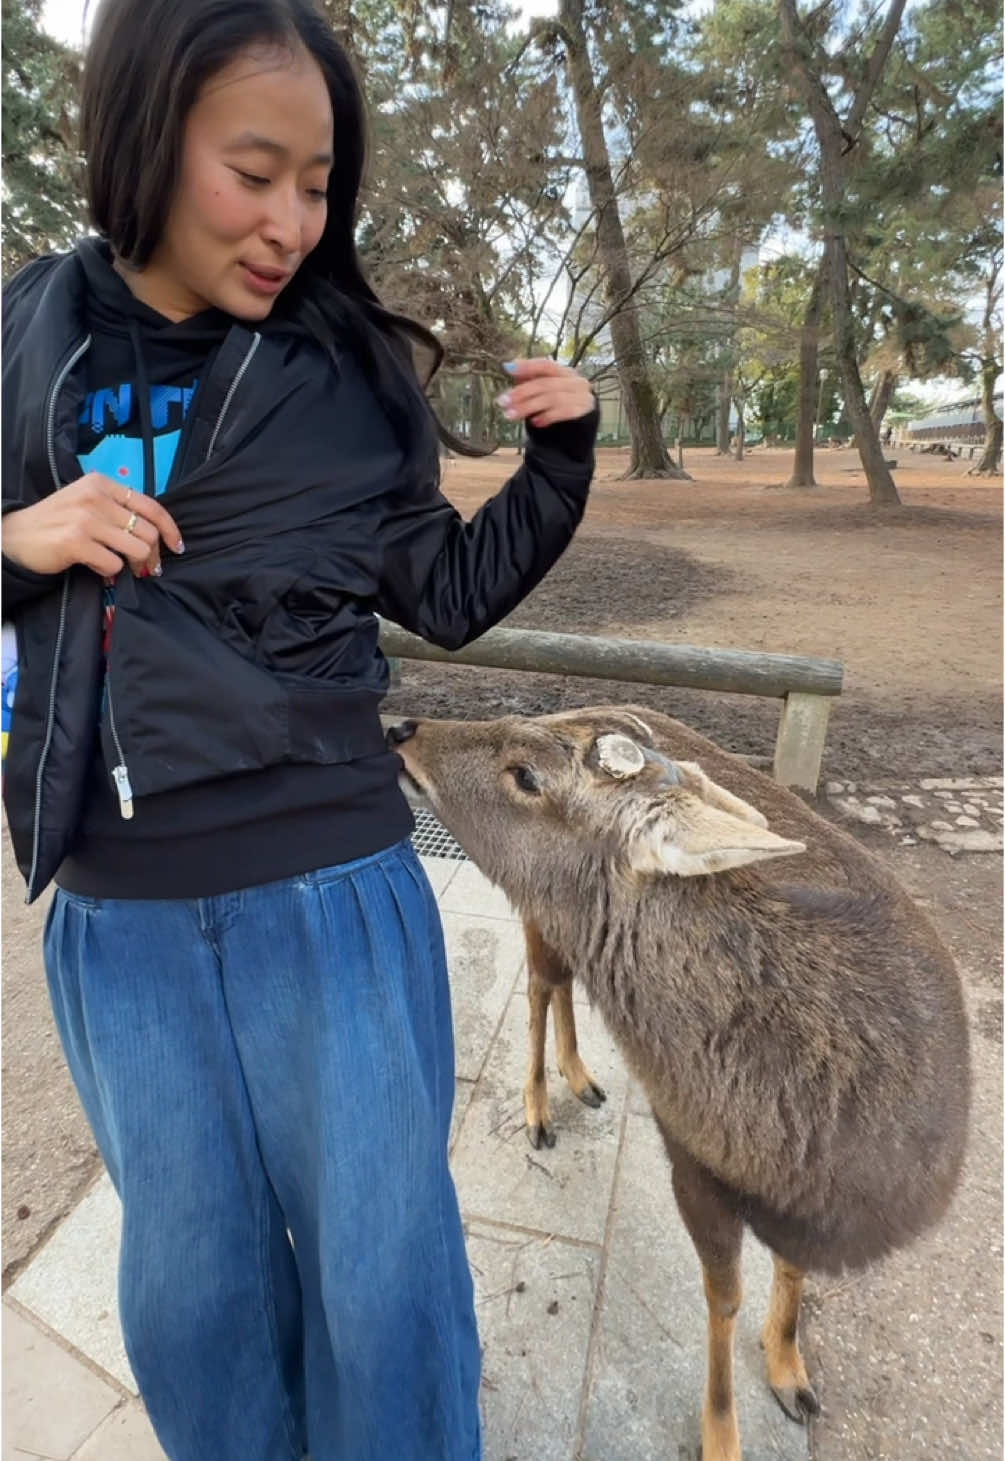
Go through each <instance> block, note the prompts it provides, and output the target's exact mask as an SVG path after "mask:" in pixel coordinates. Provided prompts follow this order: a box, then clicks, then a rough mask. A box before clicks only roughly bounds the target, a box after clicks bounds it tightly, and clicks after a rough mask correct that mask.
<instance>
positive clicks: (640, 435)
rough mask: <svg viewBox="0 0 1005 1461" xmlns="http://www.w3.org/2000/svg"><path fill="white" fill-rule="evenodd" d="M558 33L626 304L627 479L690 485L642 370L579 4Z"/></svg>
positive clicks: (622, 365)
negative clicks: (656, 479) (679, 481)
mask: <svg viewBox="0 0 1005 1461" xmlns="http://www.w3.org/2000/svg"><path fill="white" fill-rule="evenodd" d="M557 34H558V36H559V37H560V38H561V40H562V43H563V45H564V46H565V50H566V55H567V57H568V62H569V73H570V79H571V81H572V89H573V95H574V97H575V102H576V119H577V122H578V124H579V135H580V141H581V142H582V146H583V157H584V159H585V172H586V182H587V187H588V189H589V193H590V203H591V204H592V206H593V208H594V210H595V212H596V215H597V248H598V252H599V254H600V260H601V265H602V267H603V271H604V280H605V285H606V289H607V296H608V299H609V300H611V301H612V302H614V301H617V300H624V301H626V303H625V304H624V306H623V307H622V308H621V309H619V310H618V311H617V313H616V314H614V315H612V316H611V322H610V331H611V343H612V344H613V346H614V359H615V361H616V363H617V370H618V380H619V381H620V384H621V398H622V400H623V402H624V407H625V417H626V419H627V422H628V430H629V433H630V435H631V440H632V455H631V465H630V466H629V469H628V471H627V472H626V473H625V476H626V477H673V478H677V479H682V480H686V481H690V480H691V478H690V477H689V475H688V473H687V472H684V471H682V470H681V469H680V468H678V467H676V466H674V464H673V462H672V461H671V460H670V457H669V455H668V453H667V449H666V445H665V443H664V441H663V433H662V430H661V429H660V420H659V414H658V411H657V403H656V393H655V391H654V390H653V387H652V382H651V381H650V379H649V373H648V370H647V369H646V359H645V353H644V350H643V347H642V337H641V334H640V331H639V321H638V314H637V307H636V305H635V303H634V300H633V296H632V273H631V266H630V264H629V262H628V249H627V246H626V244H625V235H624V230H623V228H622V226H621V216H620V213H619V211H618V200H617V195H616V193H615V190H614V179H613V177H612V175H611V160H610V154H609V152H608V150H607V139H606V138H605V136H604V126H603V120H602V115H601V99H600V97H599V95H598V94H597V88H596V85H595V83H594V79H593V68H592V63H591V60H590V53H589V49H588V47H587V43H586V32H585V29H584V24H583V0H560V4H559V16H558V25H557Z"/></svg>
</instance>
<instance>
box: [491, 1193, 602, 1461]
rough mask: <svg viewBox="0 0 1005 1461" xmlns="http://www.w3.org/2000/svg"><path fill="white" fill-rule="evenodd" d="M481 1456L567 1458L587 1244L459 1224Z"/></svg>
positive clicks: (575, 1409) (586, 1293) (594, 1256)
mask: <svg viewBox="0 0 1005 1461" xmlns="http://www.w3.org/2000/svg"><path fill="white" fill-rule="evenodd" d="M467 1248H468V1257H469V1259H470V1262H471V1268H472V1272H473V1274H474V1279H475V1304H476V1307H477V1312H478V1331H479V1336H480V1338H481V1342H482V1348H483V1353H482V1392H481V1393H482V1403H483V1406H484V1411H485V1437H484V1456H485V1461H573V1454H574V1450H575V1440H576V1431H577V1426H578V1421H579V1411H580V1406H581V1403H582V1393H583V1385H584V1383H585V1379H586V1360H587V1354H588V1350H589V1343H590V1327H591V1324H592V1320H593V1307H594V1300H595V1295H596V1288H597V1282H598V1273H599V1268H600V1254H599V1251H598V1250H596V1249H594V1248H587V1247H583V1246H581V1245H579V1244H574V1243H565V1242H562V1240H561V1239H554V1240H552V1239H550V1238H547V1237H542V1236H539V1235H528V1234H525V1233H518V1232H514V1231H513V1229H512V1228H506V1227H499V1226H497V1225H495V1224H493V1223H488V1222H474V1223H470V1224H469V1225H468V1232H467Z"/></svg>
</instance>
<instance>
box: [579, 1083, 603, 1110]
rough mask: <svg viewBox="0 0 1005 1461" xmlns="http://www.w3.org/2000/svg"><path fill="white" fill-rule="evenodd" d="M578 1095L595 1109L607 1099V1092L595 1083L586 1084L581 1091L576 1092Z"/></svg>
mask: <svg viewBox="0 0 1005 1461" xmlns="http://www.w3.org/2000/svg"><path fill="white" fill-rule="evenodd" d="M576 1095H577V1096H578V1097H579V1099H580V1100H581V1101H582V1103H583V1105H584V1106H592V1107H593V1109H594V1110H596V1109H597V1107H598V1106H602V1105H603V1104H604V1102H605V1101H606V1100H607V1092H606V1091H605V1090H603V1089H602V1088H601V1087H600V1086H596V1085H593V1084H591V1085H588V1086H584V1087H583V1089H582V1090H581V1091H577V1092H576Z"/></svg>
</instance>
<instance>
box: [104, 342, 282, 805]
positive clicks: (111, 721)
mask: <svg viewBox="0 0 1005 1461" xmlns="http://www.w3.org/2000/svg"><path fill="white" fill-rule="evenodd" d="M261 340H262V337H261V335H260V334H258V333H257V332H256V333H255V335H254V336H253V337H252V341H251V344H250V346H249V347H248V353H247V354H246V355H245V357H244V359H243V360H242V361H241V364H240V366H239V368H238V371H237V374H236V375H235V376H234V379H233V380H232V381H231V383H230V389H229V390H228V392H227V394H226V396H225V397H224V400H223V405H222V406H221V407H220V414H219V416H217V418H216V425H215V426H214V427H213V434H212V436H211V437H210V439H209V447H208V448H207V451H206V461H209V459H210V457H211V456H212V454H213V447H214V446H215V445H216V438H217V437H218V436H219V434H220V428H221V426H222V425H223V418H224V417H225V416H226V414H227V412H228V411H229V409H230V403H231V401H233V399H234V395H235V393H236V391H237V388H238V386H239V385H240V384H241V381H242V380H243V379H244V377H245V374H246V373H247V370H248V367H249V365H250V364H251V360H252V356H253V355H254V353H255V351H256V350H257V349H258V347H259V345H260V344H261ZM112 632H113V633H114V632H115V631H114V629H113V631H112ZM109 648H110V647H109ZM109 658H111V655H110V654H109ZM105 691H106V694H107V696H108V728H109V730H110V731H111V733H112V744H113V745H114V746H115V754H116V755H117V756H118V758H119V760H118V764H117V765H116V766H113V767H112V780H113V781H114V782H115V791H116V794H117V795H118V798H119V812H120V813H121V815H122V817H123V819H124V820H125V821H127V822H128V821H129V819H130V818H131V817H132V815H133V788H132V783H131V782H130V780H129V767H128V766H127V765H126V757H125V752H124V751H123V749H122V742H121V741H120V740H119V732H118V729H117V727H116V724H115V702H114V700H113V698H112V676H111V671H110V669H109V668H107V667H106V670H105Z"/></svg>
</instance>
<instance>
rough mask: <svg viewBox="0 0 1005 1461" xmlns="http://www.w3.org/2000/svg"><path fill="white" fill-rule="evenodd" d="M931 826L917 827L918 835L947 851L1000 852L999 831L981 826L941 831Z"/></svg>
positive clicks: (1001, 841)
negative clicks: (988, 830)
mask: <svg viewBox="0 0 1005 1461" xmlns="http://www.w3.org/2000/svg"><path fill="white" fill-rule="evenodd" d="M934 827H935V823H934V822H933V823H932V827H919V828H918V836H919V837H924V838H925V839H926V840H927V841H929V842H937V843H938V844H939V846H940V847H944V848H945V849H946V851H947V852H954V853H955V852H1001V851H1002V846H1003V839H1002V834H1001V833H1000V832H987V831H985V830H984V828H983V827H975V828H974V829H973V830H971V829H970V828H966V829H965V830H964V831H962V832H961V831H958V830H954V829H952V828H950V829H949V830H948V831H946V832H943V831H942V830H941V829H940V830H937V831H933V830H932V828H934Z"/></svg>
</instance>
